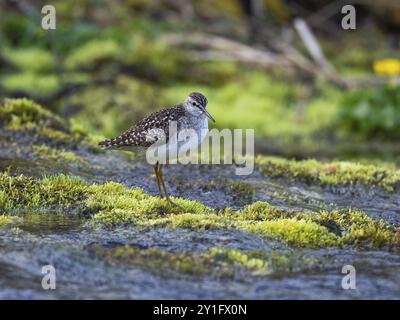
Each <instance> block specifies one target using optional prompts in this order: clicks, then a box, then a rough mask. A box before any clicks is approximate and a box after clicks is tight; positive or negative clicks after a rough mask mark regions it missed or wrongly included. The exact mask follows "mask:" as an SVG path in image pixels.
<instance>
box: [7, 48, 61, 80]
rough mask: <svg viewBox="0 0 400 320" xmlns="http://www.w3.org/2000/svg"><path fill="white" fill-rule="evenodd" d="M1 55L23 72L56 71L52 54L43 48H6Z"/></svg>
mask: <svg viewBox="0 0 400 320" xmlns="http://www.w3.org/2000/svg"><path fill="white" fill-rule="evenodd" d="M0 55H1V56H2V57H3V58H4V60H6V61H7V62H9V63H10V64H12V65H13V66H15V67H17V68H18V69H20V70H21V71H33V72H43V71H51V70H53V69H54V58H53V57H52V55H51V53H50V52H49V51H47V50H44V49H41V48H23V49H20V48H4V49H2V50H1V52H0ZM35 88H36V87H35Z"/></svg>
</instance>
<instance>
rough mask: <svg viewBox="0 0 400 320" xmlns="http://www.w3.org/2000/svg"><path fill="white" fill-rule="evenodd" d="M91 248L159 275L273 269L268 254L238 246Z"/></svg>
mask: <svg viewBox="0 0 400 320" xmlns="http://www.w3.org/2000/svg"><path fill="white" fill-rule="evenodd" d="M89 250H90V251H91V252H92V253H93V254H94V255H96V256H98V257H101V258H103V259H105V261H107V262H108V263H110V264H118V265H120V264H121V263H125V264H129V265H135V266H139V267H142V268H144V269H146V270H149V271H153V272H157V273H158V274H159V273H160V272H161V273H165V272H179V273H183V274H190V275H196V276H201V275H203V276H204V275H207V276H218V277H221V276H223V277H231V276H233V275H234V274H235V272H236V270H240V269H245V270H248V271H250V272H251V273H252V274H253V275H265V274H268V273H270V272H271V271H272V270H270V268H269V264H268V261H267V258H268V257H266V256H265V255H264V256H262V255H261V254H260V253H258V252H246V251H239V250H235V249H221V248H212V249H210V250H208V251H205V252H190V253H189V252H183V253H181V252H179V253H177V252H167V251H163V250H160V249H157V248H148V249H139V248H135V247H132V246H127V245H125V246H117V247H114V248H104V247H101V246H98V245H92V246H90V248H89Z"/></svg>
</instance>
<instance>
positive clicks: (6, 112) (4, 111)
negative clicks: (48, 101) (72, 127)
mask: <svg viewBox="0 0 400 320" xmlns="http://www.w3.org/2000/svg"><path fill="white" fill-rule="evenodd" d="M0 122H1V123H2V124H3V125H8V126H10V127H11V128H13V129H17V127H19V126H26V125H31V126H34V125H36V126H43V125H46V126H48V127H57V128H65V125H64V124H63V121H62V119H61V118H60V117H58V116H56V115H54V114H53V113H51V112H50V111H48V110H46V109H44V108H42V107H41V106H40V105H38V104H37V103H35V102H33V101H31V100H29V99H25V98H22V99H4V101H3V103H2V104H1V105H0Z"/></svg>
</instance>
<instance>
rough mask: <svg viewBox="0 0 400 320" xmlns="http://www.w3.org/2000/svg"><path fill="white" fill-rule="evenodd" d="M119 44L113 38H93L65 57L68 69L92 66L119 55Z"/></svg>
mask: <svg viewBox="0 0 400 320" xmlns="http://www.w3.org/2000/svg"><path fill="white" fill-rule="evenodd" d="M118 51H119V48H118V44H117V43H116V42H115V41H113V40H101V39H100V40H91V41H89V42H87V43H85V44H84V45H82V46H81V47H78V48H76V49H75V50H74V51H72V53H70V54H69V55H68V56H67V58H66V59H65V67H66V68H67V69H75V68H91V67H93V66H95V65H96V64H97V63H99V62H102V61H105V60H108V59H112V58H113V57H115V56H116V55H118Z"/></svg>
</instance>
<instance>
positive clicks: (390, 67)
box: [374, 59, 400, 77]
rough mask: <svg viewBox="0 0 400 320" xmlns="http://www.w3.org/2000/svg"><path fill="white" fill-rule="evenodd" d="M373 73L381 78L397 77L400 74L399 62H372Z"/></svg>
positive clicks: (387, 60) (392, 60)
mask: <svg viewBox="0 0 400 320" xmlns="http://www.w3.org/2000/svg"><path fill="white" fill-rule="evenodd" d="M374 72H375V73H376V74H378V75H381V76H389V77H393V76H397V75H399V74H400V61H399V60H396V59H385V60H377V61H374Z"/></svg>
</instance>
